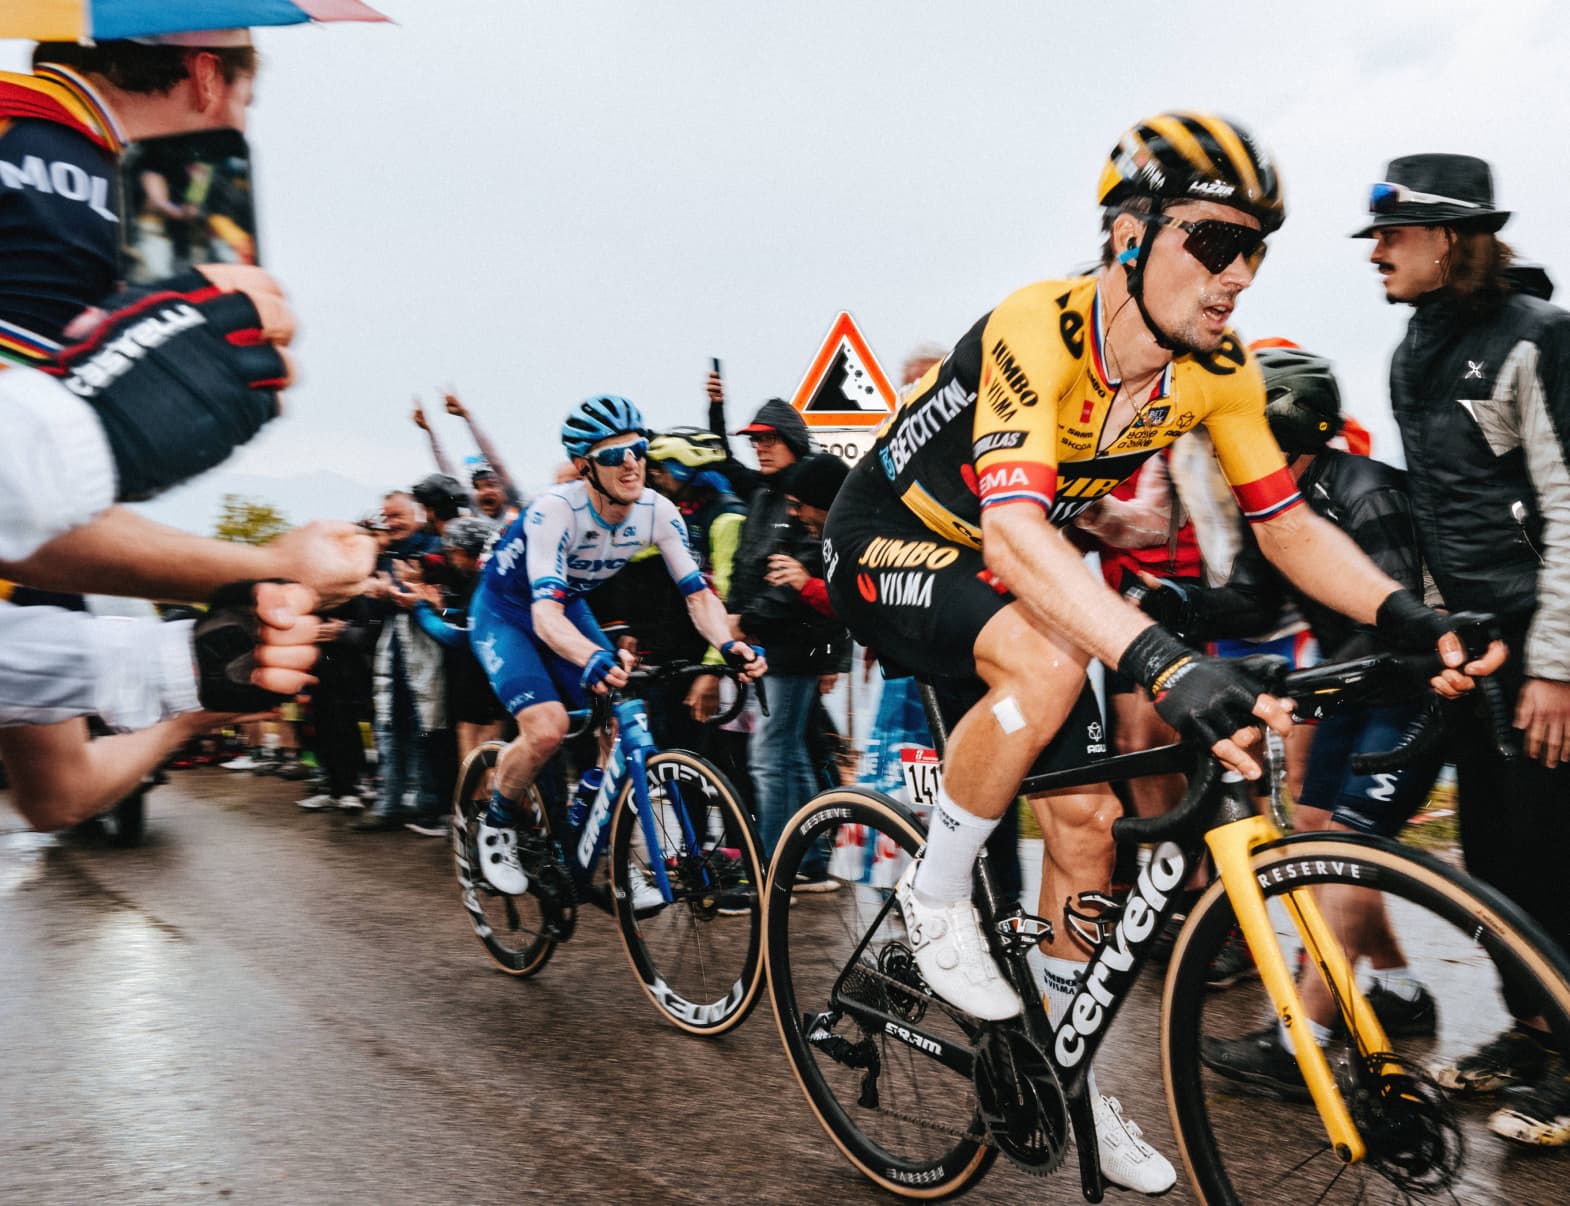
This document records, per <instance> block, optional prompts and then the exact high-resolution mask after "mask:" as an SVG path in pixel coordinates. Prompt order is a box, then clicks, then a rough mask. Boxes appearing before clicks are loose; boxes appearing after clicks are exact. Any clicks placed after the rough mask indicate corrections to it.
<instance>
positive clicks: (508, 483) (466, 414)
mask: <svg viewBox="0 0 1570 1206" xmlns="http://www.w3.org/2000/svg"><path fill="white" fill-rule="evenodd" d="M442 400H443V401H444V402H446V404H447V413H448V414H451V415H457V416H458V417H459V418H461V419H462V420H463V421H464V422H465V423H467V424H468V425H469V434H470V435H472V436H473V437H474V446H475V447H476V448H478V449H479V450H480V455H481V456H482V457H484V458H485V463H486V464H487V465H489V466H490V467H491V468H492V469H493V470H495V472H496V477H497V479H498V480H500V482H501V484H502V489H504V490H505V491H507V501H508V502H509V503H511V504H512V505H513V506H516V505H517V504H518V501H519V499H521V498H522V497H523V496H522V495H521V494H520V493H519V492H518V486H517V483H516V482H514V481H513V478H512V474H511V473H509V472H508V471H507V466H506V464H505V463H504V462H503V461H502V454H501V452H500V451H498V450H497V447H496V445H495V444H494V443H492V442H491V437H490V436H488V435H486V434H485V431H484V429H483V428H482V427H481V426H480V425H479V423H477V422H476V421H475V418H474V414H473V412H472V411H470V410H469V408H468V407H467V406H465V405H464V404H463V403H462V402H461V401H460V400H459V398H458V395H457V394H455V393H453V392H452V391H451V390H448V391H446V392H445V393H444V394H443V395H442ZM442 472H443V473H447V472H449V470H447V469H445V468H444V469H443V470H442Z"/></svg>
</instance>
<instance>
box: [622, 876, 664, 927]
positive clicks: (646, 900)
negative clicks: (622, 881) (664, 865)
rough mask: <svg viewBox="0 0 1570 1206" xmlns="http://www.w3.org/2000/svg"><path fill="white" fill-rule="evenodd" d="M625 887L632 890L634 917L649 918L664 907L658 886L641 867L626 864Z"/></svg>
mask: <svg viewBox="0 0 1570 1206" xmlns="http://www.w3.org/2000/svg"><path fill="white" fill-rule="evenodd" d="M627 886H628V887H629V888H630V889H631V890H632V892H631V895H632V915H633V916H634V917H638V918H643V917H651V916H653V915H654V914H655V913H658V912H659V911H660V910H661V909H663V908H664V907H665V897H663V896H661V895H660V886H659V885H658V884H657V883H655V882H654V877H653V876H651V875H650V874H649V873H648V872H647V871H645V870H644V869H643V868H642V867H639V866H635V865H634V864H632V863H628V864H627Z"/></svg>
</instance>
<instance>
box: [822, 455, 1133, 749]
mask: <svg viewBox="0 0 1570 1206" xmlns="http://www.w3.org/2000/svg"><path fill="white" fill-rule="evenodd" d="M823 563H824V567H825V575H826V577H827V580H828V587H829V601H830V603H832V604H833V607H834V614H835V615H836V616H837V617H838V618H839V619H840V620H842V621H843V622H844V623H845V625H846V627H848V628H849V629H850V631H851V635H853V636H854V637H855V638H856V639H857V640H858V641H860V642H861V643H862V644H863V645H865V646H867V647H868V648H869V649H871V650H873V651H874V652H875V653H876V654H877V655H878V658H879V660H880V661H881V662H883V664H884V666H885V668H887V669H890V670H893V671H895V672H902V673H906V674H915V675H916V676H917V677H919V678H922V679H925V680H927V681H929V682H931V683H932V685H933V687H934V688H935V689H936V690H937V692H938V698H939V701H940V704H941V710H942V712H943V719H944V723H945V724H947V725H949V726H950V727H952V726H953V725H954V724H955V723H956V722H957V721H958V719H959V718H960V717H961V716H963V715H964V714H965V712H966V711H968V710H969V709H970V708H971V707H972V706H973V705H974V704H975V703H976V701H977V700H979V699H980V698H981V696H982V695H983V694H984V693H985V691H986V688H985V687H984V686H983V684H982V683H981V680H980V679H978V678H977V677H976V655H975V646H976V638H977V637H979V636H980V635H981V630H982V629H983V628H985V627H986V626H987V623H988V621H990V620H991V619H992V617H993V616H995V615H997V613H998V612H1000V611H1002V610H1003V608H1005V607H1007V606H1008V605H1009V604H1010V603H1012V602H1013V601H1014V596H1013V595H1011V594H1009V593H1008V592H1007V591H1006V590H1002V589H1000V588H999V587H997V586H995V585H993V583H992V582H991V580H990V579H989V578H988V577H987V576H986V562H985V561H984V560H983V559H982V556H981V552H980V551H979V550H977V549H973V548H970V547H968V546H966V545H962V544H955V543H952V542H951V541H947V540H944V539H942V538H941V537H939V536H938V535H937V534H936V533H934V532H933V531H932V529H930V528H929V527H927V526H926V525H925V524H924V523H922V522H921V520H919V519H917V518H916V516H915V515H913V514H912V513H911V512H910V511H909V510H908V509H907V508H906V507H905V505H904V504H903V503H901V502H900V501H899V500H898V499H897V498H895V497H894V495H893V494H892V493H891V492H890V490H889V489H888V486H887V483H886V482H885V481H884V480H883V478H882V477H881V476H879V474H878V471H877V463H876V461H875V460H872V459H870V458H869V459H867V460H864V461H863V462H862V463H861V465H859V466H858V467H857V468H856V469H854V470H852V471H851V474H850V476H849V477H848V478H847V479H846V481H845V485H844V486H843V487H842V488H841V489H840V492H839V496H838V497H837V498H836V499H835V500H834V507H833V509H832V510H831V511H830V512H829V518H828V522H827V524H826V525H825V527H824V531H823ZM1088 581H1089V579H1088V578H1087V582H1088ZM1106 756H1107V746H1106V728H1105V725H1104V724H1103V721H1102V716H1101V709H1100V706H1099V705H1098V704H1097V702H1096V696H1095V692H1094V691H1093V690H1092V689H1091V686H1090V681H1089V680H1088V679H1087V680H1086V681H1085V686H1084V689H1083V690H1082V691H1081V692H1080V697H1079V699H1078V700H1077V701H1076V702H1075V704H1074V709H1073V711H1072V712H1070V713H1069V717H1068V719H1067V720H1066V721H1064V723H1063V727H1062V728H1061V729H1060V730H1059V731H1058V735H1057V736H1056V737H1055V738H1054V739H1053V741H1052V743H1051V744H1050V745H1049V746H1048V747H1047V748H1046V749H1045V750H1044V751H1043V752H1042V754H1041V757H1040V758H1038V759H1037V760H1036V763H1035V765H1034V766H1033V767H1032V768H1031V773H1032V774H1039V773H1043V772H1046V771H1054V770H1071V769H1073V768H1075V767H1080V766H1084V765H1086V764H1088V763H1090V762H1093V761H1096V760H1098V759H1101V758H1104V757H1106Z"/></svg>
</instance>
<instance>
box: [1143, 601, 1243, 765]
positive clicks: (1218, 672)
mask: <svg viewBox="0 0 1570 1206" xmlns="http://www.w3.org/2000/svg"><path fill="white" fill-rule="evenodd" d="M1118 670H1119V672H1121V673H1122V674H1125V675H1127V676H1128V677H1129V678H1131V679H1133V680H1134V681H1135V682H1137V683H1139V684H1140V685H1141V686H1143V687H1145V688H1146V689H1147V690H1149V692H1150V695H1151V698H1152V699H1154V700H1155V702H1156V712H1157V713H1158V714H1159V715H1160V716H1161V719H1162V720H1164V721H1166V722H1167V723H1168V724H1169V725H1171V726H1172V727H1173V728H1174V729H1176V730H1177V731H1178V732H1179V733H1181V734H1183V736H1184V737H1188V738H1191V739H1193V740H1196V741H1200V742H1202V743H1203V744H1204V745H1205V746H1206V747H1207V748H1208V747H1209V746H1212V745H1215V743H1216V742H1218V741H1223V740H1225V739H1227V738H1229V737H1231V736H1232V734H1234V733H1236V732H1237V731H1238V730H1239V729H1242V728H1247V727H1248V726H1249V725H1252V724H1257V723H1258V718H1257V717H1256V716H1255V715H1254V701H1255V700H1256V699H1257V698H1258V697H1259V696H1260V695H1261V694H1262V693H1264V692H1265V691H1266V690H1267V684H1266V683H1265V682H1263V681H1262V680H1261V679H1260V678H1259V676H1258V675H1257V674H1255V673H1254V672H1253V671H1252V670H1251V669H1250V668H1249V667H1248V666H1247V665H1246V664H1244V663H1241V662H1236V661H1228V660H1226V659H1225V658H1219V657H1207V656H1206V655H1204V654H1202V653H1195V652H1194V651H1193V650H1192V649H1190V648H1189V647H1188V646H1187V645H1185V644H1183V642H1182V641H1180V640H1178V639H1177V638H1176V637H1175V636H1173V635H1172V634H1171V633H1170V632H1167V631H1165V630H1164V629H1162V628H1161V627H1160V625H1156V624H1152V625H1151V626H1150V627H1149V628H1147V629H1145V630H1144V631H1143V632H1141V633H1140V634H1139V635H1138V636H1137V637H1135V638H1134V639H1133V640H1132V641H1131V642H1129V646H1128V648H1127V649H1125V650H1124V651H1123V656H1122V657H1121V658H1119V659H1118Z"/></svg>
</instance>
